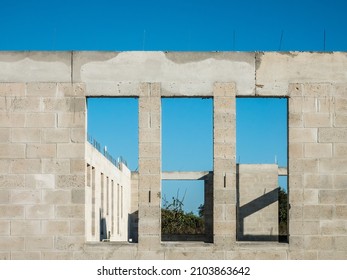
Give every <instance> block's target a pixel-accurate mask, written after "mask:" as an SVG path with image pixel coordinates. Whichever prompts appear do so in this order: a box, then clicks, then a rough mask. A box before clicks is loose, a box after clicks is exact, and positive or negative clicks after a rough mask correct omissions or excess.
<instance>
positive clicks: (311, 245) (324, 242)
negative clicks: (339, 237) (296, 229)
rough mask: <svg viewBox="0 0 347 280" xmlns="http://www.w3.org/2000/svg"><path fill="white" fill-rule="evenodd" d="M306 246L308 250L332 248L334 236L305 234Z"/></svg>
mask: <svg viewBox="0 0 347 280" xmlns="http://www.w3.org/2000/svg"><path fill="white" fill-rule="evenodd" d="M304 248H305V249H306V250H318V251H320V250H332V249H333V248H334V238H333V237H330V236H305V244H304Z"/></svg>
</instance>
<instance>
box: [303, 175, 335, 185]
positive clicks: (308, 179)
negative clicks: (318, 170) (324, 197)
mask: <svg viewBox="0 0 347 280" xmlns="http://www.w3.org/2000/svg"><path fill="white" fill-rule="evenodd" d="M303 187H304V188H309V189H327V188H333V175H320V174H309V173H306V174H304V184H303Z"/></svg>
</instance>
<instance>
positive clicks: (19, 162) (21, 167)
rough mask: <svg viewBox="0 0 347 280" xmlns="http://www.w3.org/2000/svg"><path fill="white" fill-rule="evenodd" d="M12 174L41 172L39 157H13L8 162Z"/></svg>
mask: <svg viewBox="0 0 347 280" xmlns="http://www.w3.org/2000/svg"><path fill="white" fill-rule="evenodd" d="M10 172H11V173H13V174H33V173H40V172H41V159H14V160H12V161H11V163H10Z"/></svg>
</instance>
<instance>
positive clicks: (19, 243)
mask: <svg viewBox="0 0 347 280" xmlns="http://www.w3.org/2000/svg"><path fill="white" fill-rule="evenodd" d="M0 248H1V251H15V250H24V248H25V243H24V237H17V236H1V237H0Z"/></svg>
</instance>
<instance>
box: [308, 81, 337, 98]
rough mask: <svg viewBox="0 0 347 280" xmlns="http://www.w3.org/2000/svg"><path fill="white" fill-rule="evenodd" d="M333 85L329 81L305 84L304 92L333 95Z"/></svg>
mask: <svg viewBox="0 0 347 280" xmlns="http://www.w3.org/2000/svg"><path fill="white" fill-rule="evenodd" d="M331 92H332V86H331V84H329V83H310V84H304V87H303V94H304V95H305V96H313V97H324V96H331Z"/></svg>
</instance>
